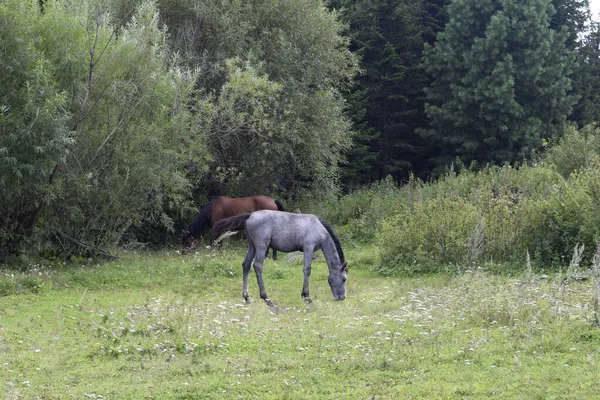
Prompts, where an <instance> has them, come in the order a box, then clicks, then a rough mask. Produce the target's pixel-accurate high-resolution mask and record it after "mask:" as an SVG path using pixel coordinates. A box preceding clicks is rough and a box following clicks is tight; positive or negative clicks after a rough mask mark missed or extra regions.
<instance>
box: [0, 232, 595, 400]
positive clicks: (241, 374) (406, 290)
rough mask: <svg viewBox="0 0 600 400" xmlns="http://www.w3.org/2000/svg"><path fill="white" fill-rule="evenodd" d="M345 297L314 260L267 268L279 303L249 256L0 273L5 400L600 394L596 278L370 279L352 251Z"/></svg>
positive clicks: (168, 254) (149, 255)
mask: <svg viewBox="0 0 600 400" xmlns="http://www.w3.org/2000/svg"><path fill="white" fill-rule="evenodd" d="M345 250H346V253H347V259H348V260H349V262H350V268H351V269H350V272H349V277H348V293H347V297H346V300H345V301H343V302H335V301H334V300H333V298H332V295H331V292H330V290H329V286H328V284H327V267H326V264H325V262H324V260H323V257H322V256H320V257H319V258H318V259H317V260H315V263H314V266H313V274H312V276H311V296H312V298H313V302H312V303H310V304H306V303H304V301H303V300H302V299H301V297H300V291H301V289H302V266H301V258H300V257H295V256H293V255H291V256H290V255H288V256H286V255H285V254H280V259H279V260H278V261H273V260H267V262H266V263H265V272H264V277H265V284H266V288H267V292H268V293H269V296H270V298H271V299H272V300H273V301H274V302H275V303H276V304H277V309H276V310H271V309H270V308H269V307H268V306H266V305H265V304H264V303H263V302H262V300H260V298H259V297H258V290H257V285H256V279H255V277H254V273H253V272H252V275H251V280H250V294H251V296H252V297H253V301H252V302H250V303H249V304H245V303H244V302H243V300H242V298H241V262H242V259H243V256H244V248H243V247H242V245H241V244H239V243H235V242H231V243H228V244H227V245H226V246H225V249H224V250H223V251H220V252H219V251H215V252H207V251H206V250H204V249H202V251H201V252H200V253H199V254H195V255H189V256H185V257H184V256H181V255H180V254H178V252H177V251H176V250H172V251H162V252H154V253H153V252H122V253H121V254H119V256H120V257H119V259H118V260H116V261H112V262H109V263H104V264H94V263H91V264H89V265H81V266H68V267H47V266H41V265H38V266H35V267H34V268H32V269H31V270H29V271H27V272H22V273H19V272H16V271H11V270H4V271H1V272H0V290H3V292H2V293H3V295H2V297H0V393H2V395H3V397H4V398H5V399H35V398H41V399H55V398H77V399H88V398H91V399H143V398H156V399H238V398H240V399H241V398H243V399H248V398H256V399H324V398H326V399H329V398H331V399H397V398H405V399H411V398H436V399H441V398H486V397H495V398H507V399H509V398H510V399H514V398H527V399H531V398H561V399H566V398H573V399H581V398H593V397H595V396H597V392H598V390H597V389H598V381H597V378H598V374H599V373H600V328H598V327H597V326H596V325H595V323H594V307H593V299H594V298H595V294H594V287H593V283H592V282H590V281H589V280H588V281H582V282H580V281H576V280H568V279H566V280H565V276H563V274H561V273H556V274H552V275H550V276H542V275H539V276H538V275H535V274H527V273H525V274H523V275H521V276H517V277H509V276H499V275H494V274H490V273H489V272H486V271H485V270H481V269H478V270H474V271H457V272H456V273H454V274H443V275H442V274H438V275H425V276H419V277H385V276H382V275H381V274H380V273H378V272H376V271H375V268H374V266H375V265H376V262H377V261H376V259H377V256H378V255H377V252H376V248H375V247H372V246H366V247H360V246H356V247H354V248H353V247H351V246H348V247H347V248H346V249H345Z"/></svg>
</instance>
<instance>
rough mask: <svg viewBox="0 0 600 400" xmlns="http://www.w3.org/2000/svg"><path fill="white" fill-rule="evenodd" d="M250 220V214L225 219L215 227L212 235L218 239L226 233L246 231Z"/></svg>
mask: <svg viewBox="0 0 600 400" xmlns="http://www.w3.org/2000/svg"><path fill="white" fill-rule="evenodd" d="M248 218H250V214H240V215H236V216H235V217H229V218H224V219H222V220H220V221H218V222H217V223H216V224H214V225H213V227H212V231H211V234H212V236H213V237H215V238H216V237H219V236H220V235H221V234H222V233H223V232H225V231H236V230H241V229H246V221H247V220H248Z"/></svg>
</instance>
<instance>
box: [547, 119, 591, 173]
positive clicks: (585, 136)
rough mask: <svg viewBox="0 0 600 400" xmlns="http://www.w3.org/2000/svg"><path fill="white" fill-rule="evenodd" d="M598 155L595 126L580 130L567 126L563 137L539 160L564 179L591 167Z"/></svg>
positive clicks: (549, 147)
mask: <svg viewBox="0 0 600 400" xmlns="http://www.w3.org/2000/svg"><path fill="white" fill-rule="evenodd" d="M599 154H600V130H599V129H598V128H597V127H596V126H595V125H587V126H585V127H583V128H582V129H577V128H576V127H574V126H569V127H568V128H567V130H566V131H565V133H564V135H563V136H562V137H561V138H560V139H558V140H556V141H555V142H554V143H553V144H552V145H551V146H548V148H547V150H546V151H545V152H543V153H542V156H541V158H540V160H541V161H542V162H543V163H545V164H546V165H551V166H552V167H554V168H556V170H557V171H558V172H559V173H560V174H561V175H562V176H563V177H564V178H568V177H569V176H570V175H571V174H572V173H573V172H575V171H578V170H580V169H582V168H586V167H589V166H591V162H592V160H593V159H594V158H595V157H597V156H598V155H599Z"/></svg>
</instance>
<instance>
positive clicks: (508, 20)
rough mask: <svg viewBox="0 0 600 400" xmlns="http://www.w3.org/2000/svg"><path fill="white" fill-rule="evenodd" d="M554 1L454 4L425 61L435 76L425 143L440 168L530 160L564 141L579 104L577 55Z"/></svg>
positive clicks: (489, 0) (464, 1)
mask: <svg viewBox="0 0 600 400" xmlns="http://www.w3.org/2000/svg"><path fill="white" fill-rule="evenodd" d="M552 13H553V7H552V5H551V3H550V1H549V0H526V1H517V0H456V1H454V2H453V3H452V4H451V5H450V6H449V8H448V15H449V18H450V20H449V22H448V24H447V25H446V28H445V29H444V31H443V32H442V33H440V34H439V35H438V39H437V42H436V44H435V46H434V47H432V48H430V49H429V50H428V51H427V52H426V55H425V63H426V65H427V71H428V72H429V73H430V74H431V75H432V77H433V83H432V85H431V87H430V89H429V90H428V93H427V98H428V105H427V107H426V110H427V114H428V116H429V118H430V119H431V129H429V130H423V131H422V134H424V137H426V138H429V140H431V141H432V142H435V143H436V144H437V145H438V148H437V152H438V156H437V157H436V158H435V162H436V163H437V165H447V164H448V163H450V162H451V161H453V159H454V157H457V156H458V157H461V158H462V159H463V161H464V162H466V163H471V162H472V161H476V162H479V163H488V162H492V163H504V162H515V161H522V160H527V159H529V157H530V156H531V154H532V152H533V151H534V150H536V149H538V148H539V147H540V146H541V145H542V143H543V141H544V140H547V139H550V138H552V137H554V136H556V135H558V134H560V133H561V132H562V130H563V127H564V125H565V121H566V116H567V115H568V114H569V112H570V111H571V106H572V104H573V102H574V99H573V97H572V96H570V95H569V94H568V91H569V90H570V88H571V80H570V78H569V76H570V74H571V71H572V68H573V54H572V52H570V51H569V50H567V48H566V46H565V41H566V39H567V36H566V34H565V33H564V32H556V31H554V30H552V29H551V28H550V16H551V15H552Z"/></svg>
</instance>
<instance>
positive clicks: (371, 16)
mask: <svg viewBox="0 0 600 400" xmlns="http://www.w3.org/2000/svg"><path fill="white" fill-rule="evenodd" d="M447 2H448V1H439V0H438V1H416V2H415V1H407V0H377V1H367V0H360V1H347V0H346V1H344V0H340V1H336V2H333V3H332V4H331V6H332V7H337V8H341V9H342V10H343V15H344V18H345V20H346V21H348V23H349V29H350V35H351V38H352V48H353V50H354V51H356V52H357V53H358V54H359V55H360V57H361V67H362V70H363V73H362V74H361V75H360V76H359V77H358V80H357V83H356V86H355V88H354V90H353V91H352V93H350V94H349V95H348V96H347V98H348V100H349V102H350V104H351V107H352V111H353V116H354V119H353V120H354V129H355V132H356V134H355V137H354V147H353V148H352V151H351V153H350V154H349V157H348V158H349V163H348V165H347V166H346V167H345V168H344V176H345V182H346V184H352V183H353V184H357V183H364V182H369V181H372V180H375V179H381V178H383V177H384V176H386V175H392V176H393V177H394V178H395V179H397V180H402V179H405V178H407V177H408V175H409V173H411V172H416V173H417V174H426V173H427V172H428V171H427V165H426V164H425V163H423V162H422V160H424V159H425V160H426V154H427V153H428V151H429V143H428V142H426V141H424V140H423V139H422V138H421V137H419V136H418V135H416V134H415V130H416V129H417V128H418V127H420V126H422V125H423V124H424V121H425V113H424V92H423V90H424V88H425V87H426V86H427V85H428V83H429V80H428V78H427V76H426V74H425V71H424V70H423V68H422V65H421V55H422V51H423V48H424V43H426V42H429V43H432V42H433V40H434V38H435V34H436V32H437V31H438V30H439V29H440V27H441V26H443V24H444V23H445V14H444V12H443V7H444V5H445V4H446V3H447Z"/></svg>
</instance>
